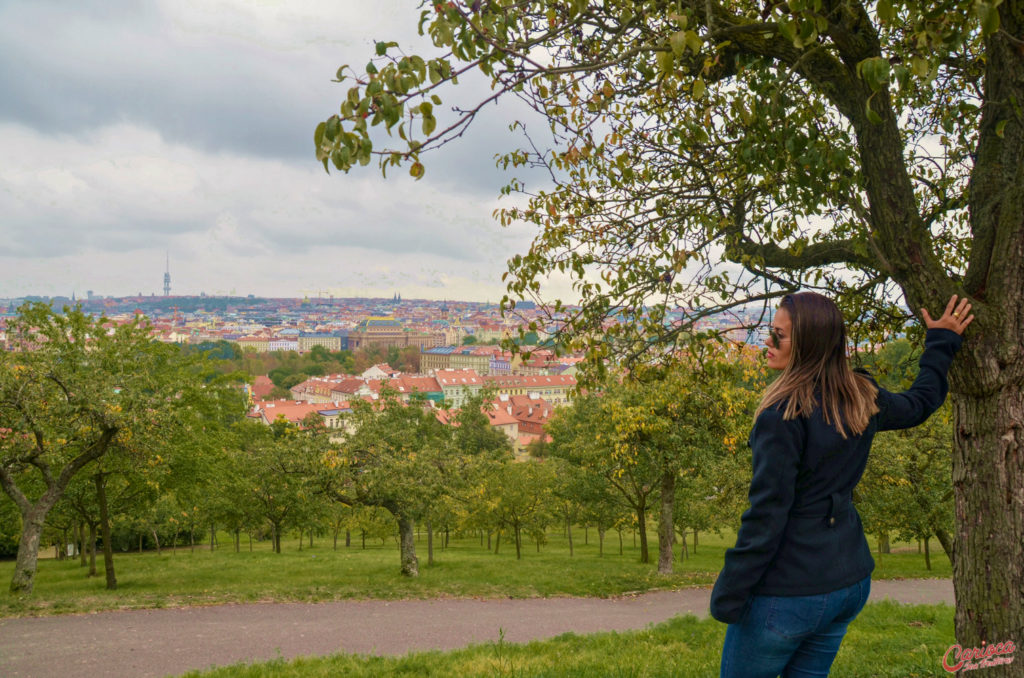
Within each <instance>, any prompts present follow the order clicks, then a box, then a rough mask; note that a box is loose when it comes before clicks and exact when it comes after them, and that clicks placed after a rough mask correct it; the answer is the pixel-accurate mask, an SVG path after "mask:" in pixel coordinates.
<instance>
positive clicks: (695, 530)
mask: <svg viewBox="0 0 1024 678" xmlns="http://www.w3.org/2000/svg"><path fill="white" fill-rule="evenodd" d="M683 541H686V540H685V539H684V540H683ZM693 555H697V528H696V527H695V528H693Z"/></svg>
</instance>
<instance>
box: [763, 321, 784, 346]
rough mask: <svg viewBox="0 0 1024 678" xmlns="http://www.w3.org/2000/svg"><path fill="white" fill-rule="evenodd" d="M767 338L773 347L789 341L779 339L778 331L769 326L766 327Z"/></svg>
mask: <svg viewBox="0 0 1024 678" xmlns="http://www.w3.org/2000/svg"><path fill="white" fill-rule="evenodd" d="M768 336H769V337H770V338H771V340H772V344H774V345H775V346H779V345H780V344H781V343H782V342H784V341H789V339H783V338H781V337H779V332H778V330H776V329H775V328H774V327H772V326H771V325H769V326H768Z"/></svg>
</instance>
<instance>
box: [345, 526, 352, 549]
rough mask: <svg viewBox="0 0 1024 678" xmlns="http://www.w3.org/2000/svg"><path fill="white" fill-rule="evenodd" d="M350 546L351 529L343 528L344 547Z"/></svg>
mask: <svg viewBox="0 0 1024 678" xmlns="http://www.w3.org/2000/svg"><path fill="white" fill-rule="evenodd" d="M350 546H352V530H345V548H348V547H350Z"/></svg>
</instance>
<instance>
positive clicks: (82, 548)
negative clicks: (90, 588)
mask: <svg viewBox="0 0 1024 678" xmlns="http://www.w3.org/2000/svg"><path fill="white" fill-rule="evenodd" d="M88 550H89V548H88V546H87V545H86V541H85V523H78V559H79V560H80V561H81V563H80V566H81V567H85V566H86V565H87V564H88V562H89V561H88V554H87V551H88Z"/></svg>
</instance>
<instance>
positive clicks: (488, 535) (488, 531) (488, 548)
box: [487, 530, 497, 553]
mask: <svg viewBox="0 0 1024 678" xmlns="http://www.w3.org/2000/svg"><path fill="white" fill-rule="evenodd" d="M487 550H488V551H490V550H491V531H490V530H487ZM495 553H497V551H495Z"/></svg>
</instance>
